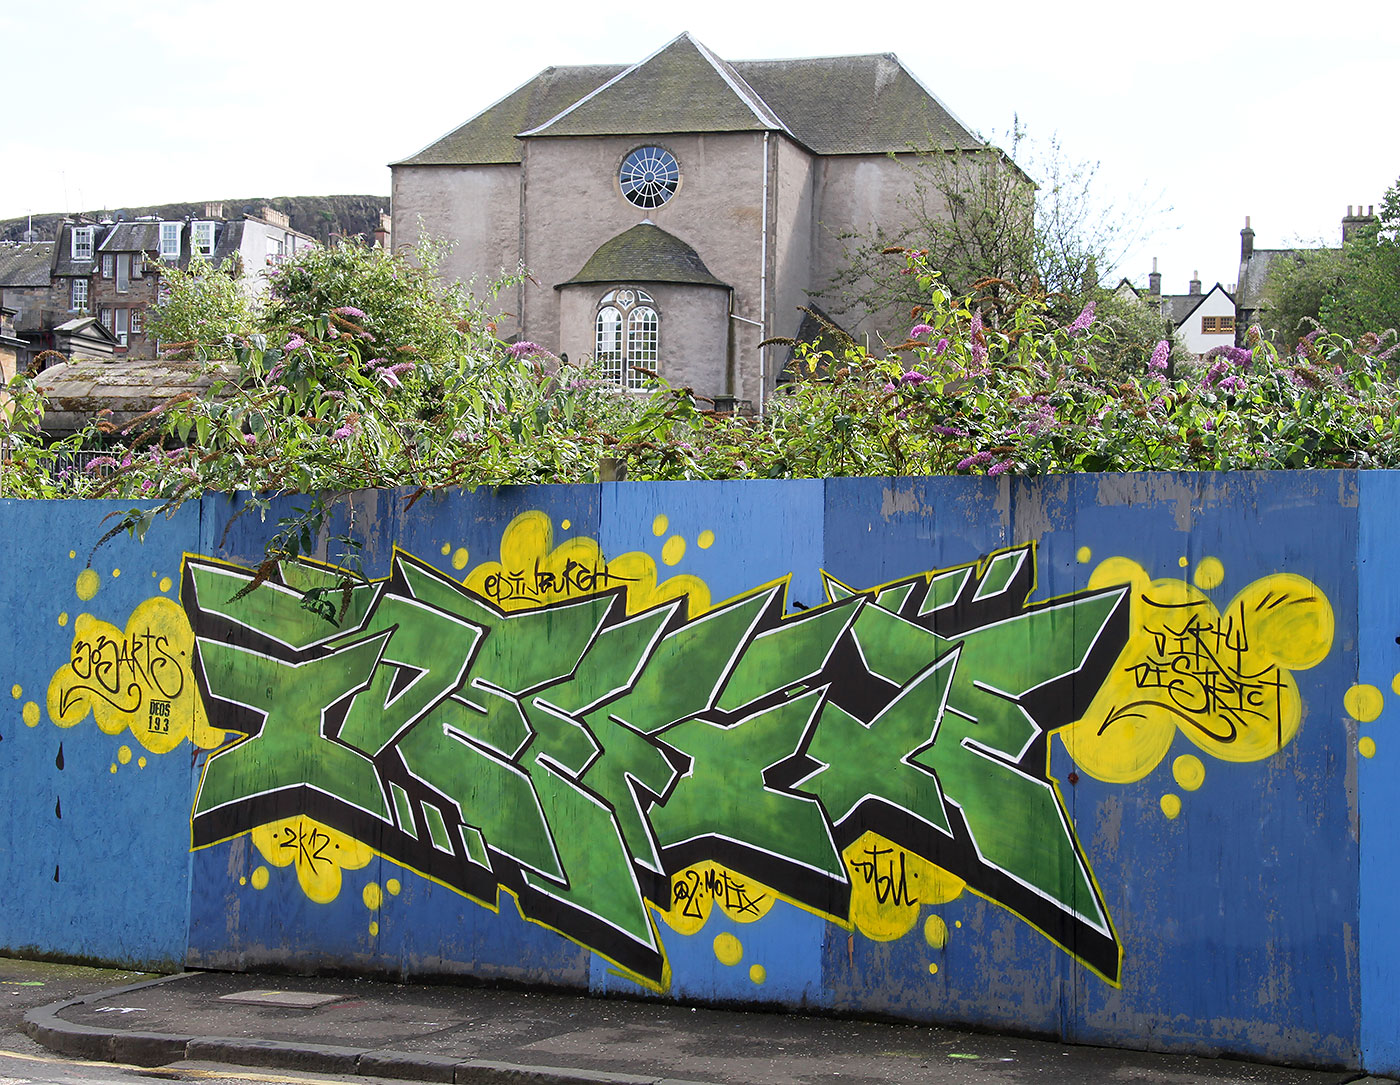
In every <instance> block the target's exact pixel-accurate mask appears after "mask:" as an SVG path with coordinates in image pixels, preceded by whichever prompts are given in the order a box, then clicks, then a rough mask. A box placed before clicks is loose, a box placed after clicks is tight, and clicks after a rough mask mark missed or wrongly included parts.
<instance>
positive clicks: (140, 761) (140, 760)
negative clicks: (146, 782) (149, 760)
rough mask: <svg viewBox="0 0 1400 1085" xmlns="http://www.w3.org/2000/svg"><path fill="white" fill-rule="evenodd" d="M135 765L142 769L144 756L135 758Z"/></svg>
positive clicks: (144, 760)
mask: <svg viewBox="0 0 1400 1085" xmlns="http://www.w3.org/2000/svg"><path fill="white" fill-rule="evenodd" d="M136 767H137V768H139V769H144V768H145V767H146V759H145V758H144V757H138V758H137V759H136Z"/></svg>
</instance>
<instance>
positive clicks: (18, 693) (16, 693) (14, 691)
mask: <svg viewBox="0 0 1400 1085" xmlns="http://www.w3.org/2000/svg"><path fill="white" fill-rule="evenodd" d="M10 696H11V697H13V698H14V699H15V700H16V701H18V700H19V699H20V698H21V697H23V696H24V687H23V686H21V685H20V684H19V683H18V682H16V683H15V684H14V685H13V686H11V687H10Z"/></svg>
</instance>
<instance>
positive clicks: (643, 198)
mask: <svg viewBox="0 0 1400 1085" xmlns="http://www.w3.org/2000/svg"><path fill="white" fill-rule="evenodd" d="M618 181H619V182H620V183H621V185H622V194H623V195H624V196H625V197H627V200H628V202H629V203H633V204H636V205H637V206H638V207H643V208H648V209H650V208H653V207H660V206H661V205H662V204H663V203H665V202H666V201H667V200H669V199H670V198H671V197H672V196H674V195H675V194H676V189H677V188H679V187H680V183H681V167H680V164H679V163H678V162H677V161H676V156H675V155H673V154H672V153H671V152H670V151H668V150H666V149H664V148H662V147H638V148H637V149H636V150H635V151H633V152H632V153H631V154H629V155H628V156H627V158H626V159H625V160H624V161H623V163H622V169H621V170H619V171H618Z"/></svg>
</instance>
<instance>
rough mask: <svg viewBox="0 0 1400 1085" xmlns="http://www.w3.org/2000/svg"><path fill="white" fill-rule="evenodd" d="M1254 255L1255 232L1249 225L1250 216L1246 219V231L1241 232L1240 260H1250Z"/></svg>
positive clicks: (1246, 216)
mask: <svg viewBox="0 0 1400 1085" xmlns="http://www.w3.org/2000/svg"><path fill="white" fill-rule="evenodd" d="M1253 255H1254V231H1253V230H1252V229H1251V228H1250V225H1249V216H1248V215H1245V217H1244V229H1243V230H1241V231H1240V260H1241V261H1244V260H1248V259H1249V258H1250V257H1251V256H1253Z"/></svg>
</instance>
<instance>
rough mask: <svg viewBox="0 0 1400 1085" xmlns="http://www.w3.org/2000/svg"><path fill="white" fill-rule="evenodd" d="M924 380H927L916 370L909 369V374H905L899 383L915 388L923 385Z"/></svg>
mask: <svg viewBox="0 0 1400 1085" xmlns="http://www.w3.org/2000/svg"><path fill="white" fill-rule="evenodd" d="M926 380H928V377H926V376H924V374H922V373H920V372H919V371H918V370H917V369H911V370H909V372H907V373H905V374H904V376H902V377H900V378H899V383H900V384H912V385H915V386H917V385H920V384H923V383H924V381H926Z"/></svg>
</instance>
